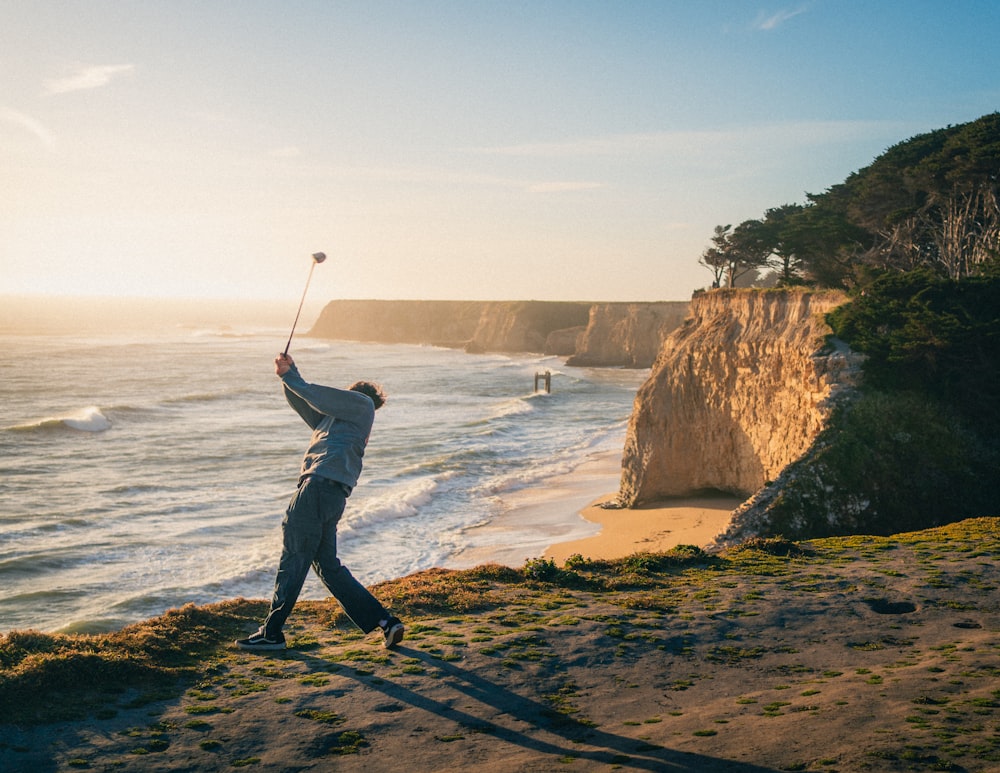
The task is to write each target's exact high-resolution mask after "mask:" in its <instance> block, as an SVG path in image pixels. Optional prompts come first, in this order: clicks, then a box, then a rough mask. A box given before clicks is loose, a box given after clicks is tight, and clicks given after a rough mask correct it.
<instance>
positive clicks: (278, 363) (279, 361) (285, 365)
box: [274, 354, 295, 376]
mask: <svg viewBox="0 0 1000 773" xmlns="http://www.w3.org/2000/svg"><path fill="white" fill-rule="evenodd" d="M294 364H295V360H293V359H292V358H291V357H289V356H288V355H287V354H279V355H278V356H277V357H275V358H274V372H275V373H277V374H278V376H284V375H285V374H286V373H288V371H290V370H291V369H292V366H293V365H294Z"/></svg>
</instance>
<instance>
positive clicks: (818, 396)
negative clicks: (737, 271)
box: [619, 290, 861, 507]
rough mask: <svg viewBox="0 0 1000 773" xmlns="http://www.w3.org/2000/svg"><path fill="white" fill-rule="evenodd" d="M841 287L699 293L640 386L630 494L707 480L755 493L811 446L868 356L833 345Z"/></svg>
mask: <svg viewBox="0 0 1000 773" xmlns="http://www.w3.org/2000/svg"><path fill="white" fill-rule="evenodd" d="M845 301H846V296H845V295H844V294H843V293H840V292H836V291H826V292H810V291H805V290H765V291H755V290H749V291H748V290H717V291H713V292H709V293H705V294H702V295H698V296H695V298H694V299H692V301H691V304H690V315H689V317H688V319H687V320H686V321H685V322H684V324H683V325H682V326H681V327H680V328H678V329H677V330H675V331H674V332H673V333H672V334H671V335H670V336H669V338H668V339H667V340H666V342H665V343H664V345H663V348H662V350H661V352H660V355H659V357H658V359H657V360H656V362H655V364H654V365H653V370H652V373H651V374H650V377H649V379H648V380H647V381H646V383H645V384H644V385H643V386H642V388H641V389H640V390H639V392H638V394H637V395H636V399H635V405H634V408H633V411H632V417H631V419H630V421H629V427H628V433H627V436H626V440H625V447H624V452H623V456H622V478H621V488H620V491H619V500H620V502H621V504H623V505H625V506H628V507H633V506H635V505H638V504H642V503H643V502H651V501H655V500H657V499H662V498H666V497H672V496H686V495H690V494H694V493H698V492H702V491H706V490H719V491H725V492H729V493H732V494H736V495H737V496H742V497H748V496H750V495H751V494H753V493H754V492H755V491H757V490H758V489H760V488H761V487H763V486H764V485H765V483H767V482H768V481H771V480H773V479H774V478H776V477H777V476H778V474H779V473H780V472H781V471H782V470H783V469H784V468H785V467H786V466H787V465H788V464H790V463H791V462H793V461H794V460H796V459H798V458H799V457H800V456H802V454H804V453H805V452H806V451H807V450H808V448H809V447H810V445H811V444H812V442H813V440H814V439H815V438H816V436H817V435H818V434H819V432H820V431H821V430H822V428H823V427H824V423H825V421H826V420H827V418H828V417H829V414H830V411H831V409H832V402H833V400H832V398H834V397H835V396H837V395H839V394H841V393H842V392H843V391H844V389H845V388H849V387H851V386H852V385H853V384H854V383H855V382H856V379H857V378H858V373H859V367H860V362H861V357H860V356H859V355H857V354H854V353H852V352H851V351H850V350H849V349H847V348H846V347H843V346H836V345H830V344H829V343H828V342H827V340H826V339H827V337H828V336H830V335H831V333H832V331H831V330H830V328H829V326H828V325H827V324H826V323H825V321H824V319H823V317H824V315H825V314H826V313H827V312H828V311H830V310H831V309H833V308H835V307H836V306H839V305H841V304H842V303H844V302H845Z"/></svg>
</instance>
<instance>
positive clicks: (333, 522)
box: [264, 477, 389, 636]
mask: <svg viewBox="0 0 1000 773" xmlns="http://www.w3.org/2000/svg"><path fill="white" fill-rule="evenodd" d="M346 503H347V492H346V491H345V489H344V487H343V486H341V485H340V484H339V483H337V482H336V481H332V480H327V479H326V478H317V477H310V478H306V479H305V481H303V483H302V485H301V486H299V489H298V491H296V492H295V495H294V496H293V497H292V501H291V502H289V503H288V509H287V510H286V511H285V518H284V520H283V521H282V522H281V533H282V550H281V562H280V563H279V564H278V574H277V576H276V577H275V580H274V596H273V597H272V599H271V611H270V612H269V613H268V615H267V619H266V620H265V621H264V628H265V630H266V631H267V634H268V635H269V636H270V635H276V634H278V633H279V632H280V631H281V629H282V627H283V626H284V624H285V620H286V619H287V618H288V616H289V615H290V614H291V612H292V608H293V607H294V606H295V602H296V601H297V600H298V598H299V593H301V591H302V584H303V583H304V582H305V580H306V575H307V574H308V573H309V567H310V566H311V567H312V568H313V569H314V570H315V571H316V574H317V575H318V576H319V579H320V580H322V582H323V584H324V585H325V586H326V588H327V590H329V591H330V593H331V594H332V595H333V597H334V598H335V599H337V601H338V602H339V603H340V605H341V606H342V607H343V608H344V612H346V613H347V616H348V617H349V618H351V620H352V621H353V622H354V624H355V625H356V626H357V627H358V628H360V629H361V630H362V631H364V632H365V633H368V632H369V631H373V630H375V628H377V627H378V623H379V621H380V620H385V619H386V618H388V617H389V613H388V612H387V611H386V610H385V607H383V606H382V605H381V604H380V603H379V601H378V599H376V598H375V597H374V596H372V594H371V593H369V592H368V590H367V589H366V588H365V587H364V586H363V585H362V584H361V583H359V582H358V581H357V580H356V579H354V575H352V574H351V573H350V572H349V571H348V569H347V567H346V566H344V565H343V564H342V563H340V559H339V558H337V524H338V523H339V521H340V517H341V516H342V515H343V514H344V506H345V505H346Z"/></svg>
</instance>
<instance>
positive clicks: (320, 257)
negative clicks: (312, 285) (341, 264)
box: [284, 252, 326, 357]
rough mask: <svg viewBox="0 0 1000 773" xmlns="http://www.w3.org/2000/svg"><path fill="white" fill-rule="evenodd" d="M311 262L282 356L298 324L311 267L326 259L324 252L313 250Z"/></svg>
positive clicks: (286, 352)
mask: <svg viewBox="0 0 1000 773" xmlns="http://www.w3.org/2000/svg"><path fill="white" fill-rule="evenodd" d="M312 259H313V262H312V263H310V264H309V276H308V277H306V286H305V289H304V290H303V291H302V300H300V301H299V310H298V311H297V312H295V321H294V322H293V323H292V332H291V333H289V334H288V343H287V344H285V352H284V356H286V357H287V356H288V347H289V346H291V345H292V336H293V335H295V326H296V325H297V324H299V314H301V313H302V304H303V303H305V301H306V293H307V292H308V291H309V280H310V279H312V275H313V269H314V268H316V264H317V263H322V262H323V261H324V260H326V253H323V252H314V253H313V256H312Z"/></svg>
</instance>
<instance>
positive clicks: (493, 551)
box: [453, 452, 742, 568]
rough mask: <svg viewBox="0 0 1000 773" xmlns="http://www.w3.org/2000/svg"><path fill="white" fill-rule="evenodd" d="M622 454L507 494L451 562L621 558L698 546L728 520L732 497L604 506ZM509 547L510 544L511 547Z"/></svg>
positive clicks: (614, 483) (469, 564)
mask: <svg viewBox="0 0 1000 773" xmlns="http://www.w3.org/2000/svg"><path fill="white" fill-rule="evenodd" d="M620 476H621V454H620V453H619V452H614V453H607V454H602V455H600V456H596V457H594V458H591V459H588V460H586V461H585V462H584V463H583V464H581V465H580V466H579V467H577V468H576V469H575V470H573V471H572V472H570V473H568V474H566V475H562V476H559V477H556V478H553V479H551V480H548V481H546V482H545V485H544V486H536V487H531V488H528V489H525V490H522V491H518V492H514V493H513V494H510V495H507V496H506V497H505V501H506V503H507V509H506V511H505V512H504V513H503V514H502V515H501V516H500V517H498V518H496V519H494V520H493V521H491V522H490V523H488V524H486V525H483V526H476V527H473V528H471V529H469V530H468V532H469V533H470V534H472V535H474V536H475V537H476V538H477V541H479V542H481V543H486V544H485V545H484V546H483V547H478V548H475V549H471V550H467V551H465V552H464V553H463V554H462V555H461V556H460V557H459V560H458V561H456V562H453V565H454V566H456V567H459V568H468V567H472V566H476V565H478V564H481V563H485V562H497V563H501V564H504V565H506V566H514V567H517V566H521V565H523V564H524V562H525V560H526V559H529V558H539V557H545V558H551V559H553V560H554V561H556V562H557V563H560V564H561V563H562V562H564V561H565V560H566V558H568V557H569V556H571V555H573V554H575V553H579V554H580V555H582V556H584V557H585V558H595V559H597V558H603V559H608V558H622V557H623V556H627V555H630V554H632V553H635V552H657V551H664V550H669V549H670V548H673V547H676V546H677V545H697V546H698V547H704V546H705V545H707V544H709V543H710V542H711V541H712V539H713V538H714V537H715V536H716V535H717V534H718V533H720V532H721V531H722V530H723V529H724V528H725V527H726V526H727V525H728V523H729V517H730V514H731V513H732V511H733V510H734V509H736V507H737V506H738V505H739V504H740V503H741V501H742V500H740V499H738V498H736V497H726V496H721V495H720V496H715V497H688V498H678V499H670V500H665V501H662V502H657V503H653V504H648V505H642V506H640V507H638V508H634V509H619V508H612V509H607V508H606V507H604V505H608V504H613V503H614V502H615V501H616V499H617V490H618V482H619V478H620ZM511 545H516V547H511Z"/></svg>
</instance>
